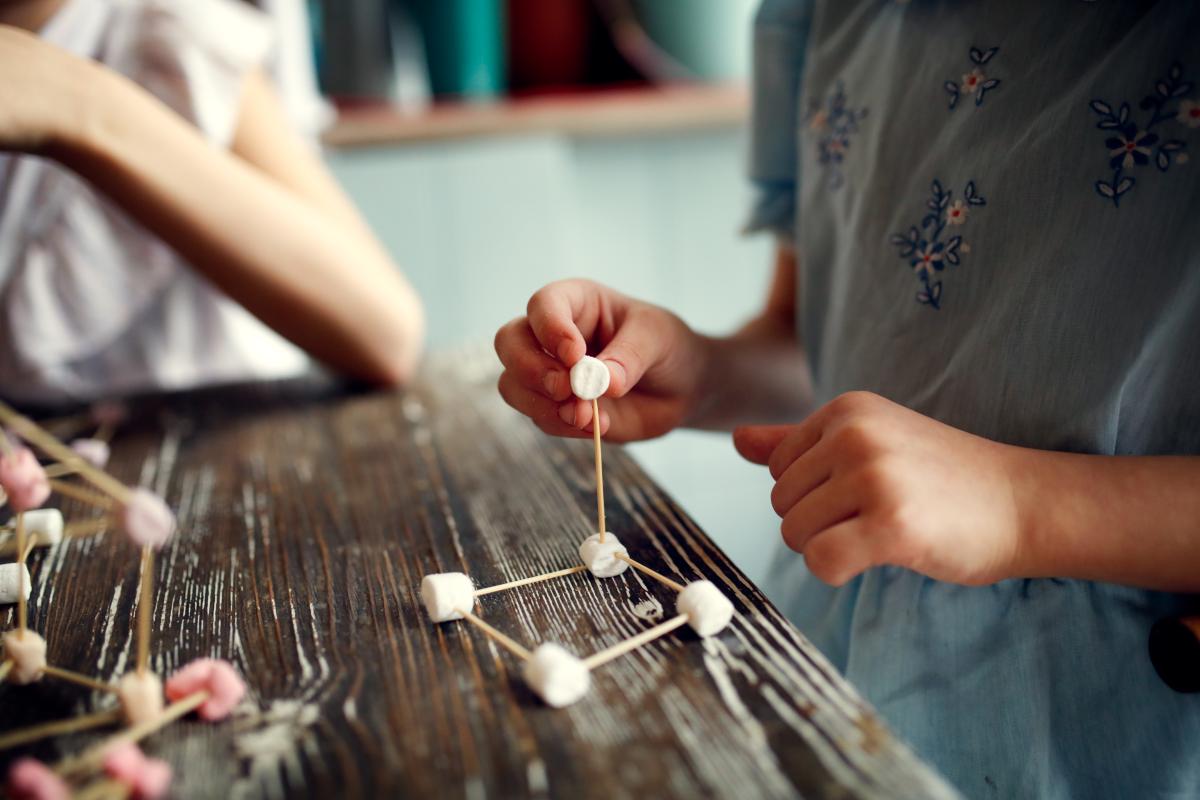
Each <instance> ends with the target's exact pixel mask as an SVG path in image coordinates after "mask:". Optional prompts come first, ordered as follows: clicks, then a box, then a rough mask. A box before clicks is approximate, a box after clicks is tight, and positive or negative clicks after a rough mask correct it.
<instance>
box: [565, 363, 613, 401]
mask: <svg viewBox="0 0 1200 800" xmlns="http://www.w3.org/2000/svg"><path fill="white" fill-rule="evenodd" d="M611 378H612V376H611V375H610V374H609V372H608V366H607V365H606V364H605V363H604V362H603V361H601V360H600V359H598V358H592V357H591V356H584V357H583V358H581V359H579V361H578V362H577V363H576V364H575V366H573V367H571V391H572V392H574V393H575V396H576V397H578V398H579V399H580V400H595V399H596V398H597V397H603V396H604V393H605V392H607V391H608V382H609V380H611Z"/></svg>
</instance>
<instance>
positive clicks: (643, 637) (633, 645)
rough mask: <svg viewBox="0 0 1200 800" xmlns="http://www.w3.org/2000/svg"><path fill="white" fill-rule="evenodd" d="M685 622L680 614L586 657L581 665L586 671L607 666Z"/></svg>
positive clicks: (683, 616) (685, 618) (683, 615)
mask: <svg viewBox="0 0 1200 800" xmlns="http://www.w3.org/2000/svg"><path fill="white" fill-rule="evenodd" d="M687 621H688V615H687V614H680V615H679V616H678V617H675V618H674V619H669V620H667V621H666V622H664V623H662V624H660V625H655V626H654V627H653V628H647V629H646V630H644V631H642V632H641V633H639V634H637V635H636V636H631V637H629V638H628V639H626V640H625V641H623V642H620V643H618V644H615V645H613V646H612V647H609V648H608V649H606V650H601V651H600V652H599V653H596V654H594V655H591V656H588V657H587V658H585V659H584V660H583V665H584V666H585V667H587V668H588V669H595V668H596V667H599V666H601V665H603V664H607V663H608V662H610V661H613V660H615V659H618V658H620V657H621V656H623V655H625V654H626V653H628V652H630V651H632V650H636V649H637V648H639V647H641V646H642V645H644V644H648V643H650V642H652V641H654V640H655V639H657V638H658V637H660V636H665V635H666V634H668V633H670V632H671V631H673V630H675V629H676V628H681V627H683V626H684V625H686V624H687Z"/></svg>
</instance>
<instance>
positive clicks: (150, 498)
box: [119, 488, 175, 550]
mask: <svg viewBox="0 0 1200 800" xmlns="http://www.w3.org/2000/svg"><path fill="white" fill-rule="evenodd" d="M119 519H120V523H121V528H122V530H124V531H125V533H126V534H127V535H128V536H129V538H130V539H131V540H133V543H134V544H136V545H137V546H139V547H142V546H145V545H150V546H151V547H153V548H154V549H155V550H160V549H162V546H163V545H164V544H166V543H167V540H168V539H170V538H171V534H172V533H174V532H175V515H174V514H173V513H171V509H169V508H167V504H166V503H164V502H163V499H162V498H161V497H159V496H158V495H156V494H155V493H154V492H152V491H150V490H149V489H142V488H137V489H130V490H129V498H128V500H127V501H126V503H125V505H123V506H122V507H121V510H120V516H119Z"/></svg>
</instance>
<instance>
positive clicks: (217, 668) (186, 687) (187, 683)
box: [166, 658, 246, 722]
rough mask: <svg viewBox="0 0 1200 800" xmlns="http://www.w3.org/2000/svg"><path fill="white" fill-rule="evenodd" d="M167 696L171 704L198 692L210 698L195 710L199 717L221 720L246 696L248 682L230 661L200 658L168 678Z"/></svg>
mask: <svg viewBox="0 0 1200 800" xmlns="http://www.w3.org/2000/svg"><path fill="white" fill-rule="evenodd" d="M166 690H167V699H169V700H170V701H171V702H172V703H174V702H176V701H177V700H182V699H183V698H185V697H187V696H188V695H192V694H195V693H196V692H208V699H207V700H205V701H204V702H203V703H201V704H200V706H199V708H197V709H196V715H197V716H199V717H200V719H203V720H207V721H209V722H218V721H220V720H223V719H225V718H226V717H228V716H229V715H230V714H231V713H232V712H233V709H234V708H236V707H237V704H238V703H240V702H242V698H243V697H245V696H246V682H245V681H243V680H242V676H241V675H239V674H238V671H237V670H236V669H234V668H233V665H232V664H230V663H229V662H228V661H222V660H220V659H217V658H198V659H196V660H195V661H192V662H191V663H189V664H185V665H184V666H182V667H180V668H179V670H178V671H177V672H176V673H175V674H174V675H172V676H171V677H170V678H167V687H166Z"/></svg>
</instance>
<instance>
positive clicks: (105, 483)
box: [0, 401, 129, 503]
mask: <svg viewBox="0 0 1200 800" xmlns="http://www.w3.org/2000/svg"><path fill="white" fill-rule="evenodd" d="M0 424H3V425H8V426H9V427H10V428H12V429H13V430H14V431H15V432H16V433H17V435H19V436H20V437H21V438H23V439H25V440H26V441H28V442H30V443H31V444H34V445H36V446H37V447H38V449H40V450H41V451H42V452H44V453H45V454H46V455H48V456H50V457H52V458H56V459H58V460H59V461H62V462H64V463H70V462H72V461H73V460H74V459H77V458H79V454H78V453H76V452H75V451H74V450H72V449H71V448H69V447H67V446H66V445H65V444H63V443H62V442H60V441H59V440H58V439H55V438H54V437H53V436H52V435H50V433H49V432H47V431H45V430H43V429H42V428H40V427H38V425H37V424H36V423H34V422H33V421H32V420H30V419H29V418H27V417H24V416H22V415H21V414H18V413H17V412H16V410H15V409H13V407H12V406H10V405H8V404H7V403H5V402H3V401H0ZM0 438H3V437H0ZM5 445H7V442H6V443H5ZM79 474H80V475H81V476H82V477H83V478H84V479H86V480H87V481H88V482H89V483H91V484H92V485H93V486H95V487H96V488H97V489H99V490H101V491H102V492H105V493H106V494H109V495H111V496H112V498H113V499H114V500H116V501H117V502H118V503H125V502H126V501H127V500H128V499H129V487H127V486H126V485H125V484H123V483H121V482H120V481H119V480H117V479H116V478H114V477H113V476H111V475H109V474H108V473H107V472H105V471H104V470H102V469H98V468H96V467H94V466H92V465H91V464H88V463H86V462H83V463H80V464H79Z"/></svg>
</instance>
